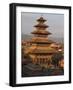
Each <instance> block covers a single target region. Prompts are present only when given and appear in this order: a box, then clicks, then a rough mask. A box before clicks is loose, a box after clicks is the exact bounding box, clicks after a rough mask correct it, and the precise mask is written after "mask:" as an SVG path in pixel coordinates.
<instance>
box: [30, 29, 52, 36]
mask: <svg viewBox="0 0 73 90" xmlns="http://www.w3.org/2000/svg"><path fill="white" fill-rule="evenodd" d="M31 33H32V34H42V35H50V34H51V33H50V32H49V31H47V30H34V31H33V32H31Z"/></svg>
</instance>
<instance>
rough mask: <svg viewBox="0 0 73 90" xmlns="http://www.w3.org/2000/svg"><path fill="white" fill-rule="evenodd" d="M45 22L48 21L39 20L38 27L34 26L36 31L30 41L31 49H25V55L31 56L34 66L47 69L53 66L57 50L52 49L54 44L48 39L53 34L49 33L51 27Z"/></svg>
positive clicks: (41, 18)
mask: <svg viewBox="0 0 73 90" xmlns="http://www.w3.org/2000/svg"><path fill="white" fill-rule="evenodd" d="M45 22H46V20H45V19H44V18H43V17H40V18H39V19H37V25H35V26H34V27H35V30H33V31H32V32H31V34H32V35H33V37H32V39H31V40H30V41H29V43H30V45H29V47H27V48H25V50H24V54H27V55H29V56H30V58H31V60H32V63H33V64H39V65H40V66H42V67H45V68H47V67H49V66H50V65H51V57H52V55H53V54H55V53H57V50H56V49H55V48H52V47H51V44H52V43H53V42H52V41H51V40H49V38H48V36H49V35H51V33H50V32H49V31H48V29H47V28H48V27H49V26H48V25H46V24H45Z"/></svg>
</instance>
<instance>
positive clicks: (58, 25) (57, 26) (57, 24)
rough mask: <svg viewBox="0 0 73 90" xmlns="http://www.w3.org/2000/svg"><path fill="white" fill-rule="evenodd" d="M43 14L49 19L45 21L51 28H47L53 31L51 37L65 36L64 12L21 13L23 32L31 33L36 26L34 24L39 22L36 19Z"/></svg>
mask: <svg viewBox="0 0 73 90" xmlns="http://www.w3.org/2000/svg"><path fill="white" fill-rule="evenodd" d="M41 15H42V16H43V18H44V19H46V20H47V21H46V22H45V23H46V24H47V25H48V26H49V28H47V30H48V31H49V32H51V33H52V35H51V36H50V37H57V38H58V37H59V38H63V37H64V15H63V14H57V13H56V14H52V13H43V14H40V13H26V12H22V13H21V33H22V34H30V32H32V31H33V30H35V28H34V27H33V26H34V25H36V24H37V22H36V20H37V19H38V18H40V16H41Z"/></svg>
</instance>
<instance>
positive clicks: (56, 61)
mask: <svg viewBox="0 0 73 90" xmlns="http://www.w3.org/2000/svg"><path fill="white" fill-rule="evenodd" d="M62 58H63V55H62V53H59V52H58V53H56V54H54V55H53V56H52V64H53V65H54V66H55V68H56V67H58V64H59V60H61V59H62Z"/></svg>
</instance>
